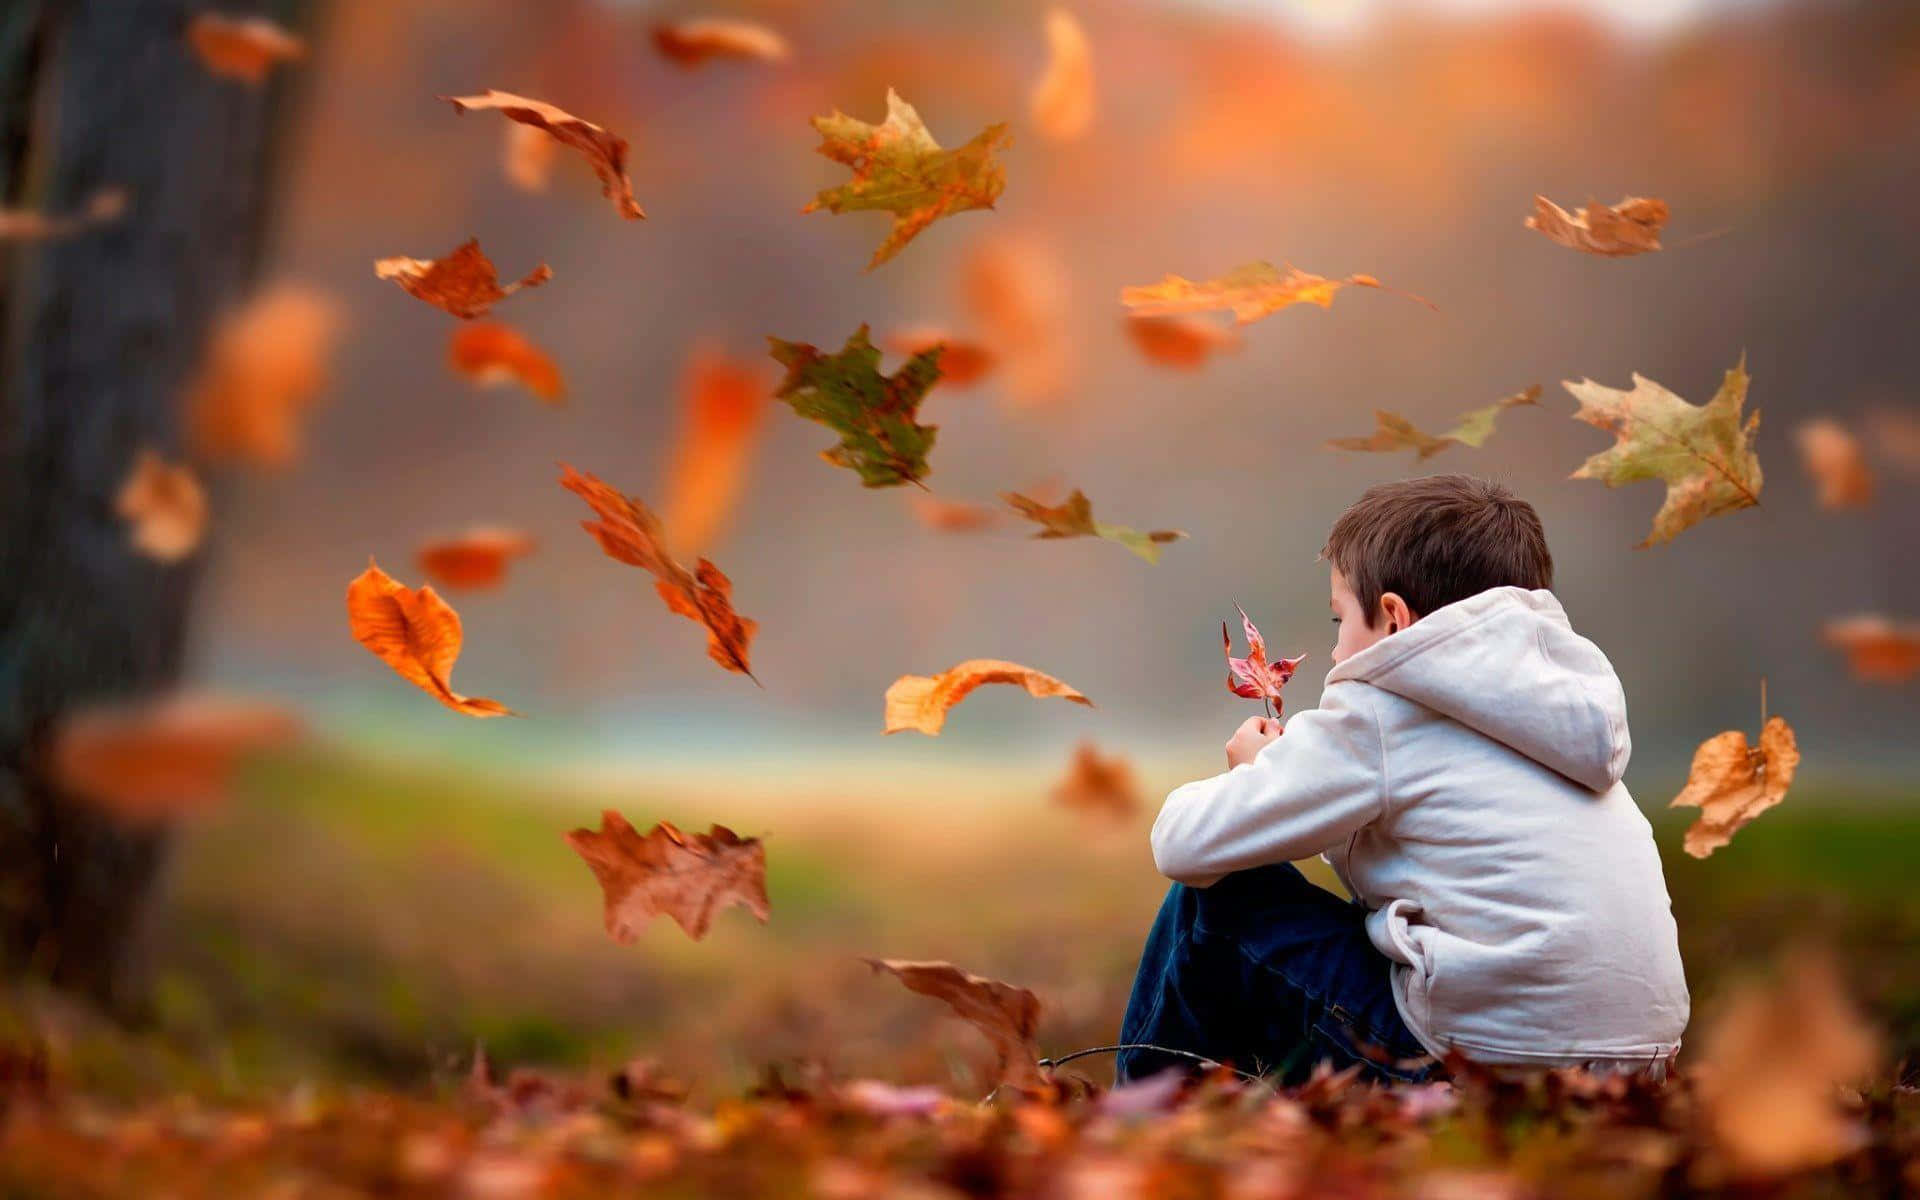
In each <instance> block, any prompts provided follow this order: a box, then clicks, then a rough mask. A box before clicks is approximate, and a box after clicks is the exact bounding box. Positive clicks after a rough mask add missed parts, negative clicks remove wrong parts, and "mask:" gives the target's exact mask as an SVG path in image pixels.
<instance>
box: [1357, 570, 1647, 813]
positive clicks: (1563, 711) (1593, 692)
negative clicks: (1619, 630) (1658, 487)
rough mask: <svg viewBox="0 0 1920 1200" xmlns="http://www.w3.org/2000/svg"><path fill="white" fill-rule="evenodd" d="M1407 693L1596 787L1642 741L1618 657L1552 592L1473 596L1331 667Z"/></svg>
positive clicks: (1619, 770) (1506, 590) (1504, 590)
mask: <svg viewBox="0 0 1920 1200" xmlns="http://www.w3.org/2000/svg"><path fill="white" fill-rule="evenodd" d="M1347 679H1351V680H1357V681H1360V682H1363V683H1368V684H1372V685H1373V686H1374V687H1377V688H1380V689H1382V690H1384V691H1389V692H1392V693H1394V694H1395V695H1398V696H1404V697H1406V698H1407V699H1408V700H1412V701H1414V702H1415V703H1417V704H1422V705H1425V706H1426V707H1427V708H1430V709H1432V710H1434V711H1435V712H1437V713H1440V714H1441V715H1443V716H1446V717H1451V718H1452V719H1453V720H1455V721H1458V722H1460V723H1461V724H1462V725H1465V726H1467V727H1468V728H1470V729H1475V730H1478V731H1479V732H1481V733H1483V734H1485V735H1487V736H1488V737H1490V738H1492V739H1494V740H1495V741H1497V742H1500V743H1501V744H1503V745H1505V746H1508V747H1510V748H1512V749H1514V750H1517V751H1519V752H1520V753H1521V754H1524V755H1526V756H1527V757H1528V758H1530V759H1533V760H1534V761H1535V762H1538V763H1540V764H1541V765H1543V766H1546V767H1549V768H1551V769H1552V770H1554V771H1557V772H1559V773H1560V774H1562V775H1564V776H1566V777H1567V778H1568V779H1571V780H1573V781H1574V782H1575V783H1578V784H1580V785H1581V786H1582V787H1585V788H1589V789H1592V790H1593V791H1596V792H1599V791H1605V790H1607V789H1608V788H1610V787H1612V786H1613V785H1614V784H1616V783H1618V782H1619V781H1620V777H1621V776H1622V775H1624V774H1625V773H1626V770H1627V758H1628V756H1629V755H1630V754H1631V753H1632V749H1633V744H1632V741H1631V739H1630V738H1629V736H1628V734H1627V698H1626V693H1625V692H1624V691H1623V690H1622V689H1621V687H1620V679H1619V677H1618V676H1617V675H1615V674H1614V673H1613V664H1612V663H1610V662H1608V661H1607V656H1606V655H1605V654H1602V653H1601V652H1600V648H1599V647H1598V646H1596V645H1594V644H1593V643H1592V642H1590V641H1588V640H1587V639H1586V638H1583V637H1581V636H1580V635H1579V634H1577V633H1575V632H1574V631H1573V626H1572V625H1571V624H1570V623H1569V622H1568V620H1567V614H1566V610H1564V609H1562V608H1561V607H1560V601H1559V600H1558V599H1556V598H1555V597H1554V595H1553V593H1552V592H1549V591H1544V590H1540V591H1528V590H1527V589H1525V588H1518V587H1501V588H1492V589H1490V590H1488V591H1484V592H1481V593H1480V594H1479V595H1477V596H1469V597H1468V598H1467V599H1465V600H1461V601H1459V602H1457V603H1454V604H1449V605H1447V606H1445V607H1444V608H1441V609H1438V610H1436V611H1434V612H1432V613H1429V614H1427V615H1426V616H1423V617H1421V618H1420V619H1419V620H1418V621H1415V622H1414V623H1413V624H1412V625H1411V626H1409V627H1407V628H1406V629H1403V630H1401V631H1400V632H1399V633H1396V634H1393V635H1392V636H1390V637H1386V638H1382V639H1381V640H1380V641H1378V642H1376V643H1374V644H1373V645H1371V646H1369V647H1367V648H1366V649H1365V650H1362V651H1361V652H1360V653H1358V654H1355V655H1353V656H1352V657H1350V658H1348V659H1347V660H1346V661H1344V662H1341V663H1339V664H1337V665H1335V666H1334V668H1333V670H1331V671H1329V672H1328V673H1327V682H1328V683H1329V684H1332V683H1337V682H1339V681H1341V680H1347Z"/></svg>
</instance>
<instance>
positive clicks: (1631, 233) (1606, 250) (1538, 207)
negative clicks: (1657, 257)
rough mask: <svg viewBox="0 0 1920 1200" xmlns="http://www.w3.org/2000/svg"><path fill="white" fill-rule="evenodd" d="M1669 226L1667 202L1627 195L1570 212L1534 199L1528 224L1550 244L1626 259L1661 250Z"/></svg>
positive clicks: (1540, 199)
mask: <svg viewBox="0 0 1920 1200" xmlns="http://www.w3.org/2000/svg"><path fill="white" fill-rule="evenodd" d="M1666 224H1667V202H1666V201H1665V200H1655V199H1652V198H1651V197H1647V196H1628V197H1626V198H1625V199H1623V200H1621V201H1620V202H1619V203H1618V204H1614V205H1611V206H1609V205H1605V204H1596V203H1594V202H1593V201H1591V200H1589V201H1587V206H1586V207H1585V208H1582V209H1579V210H1577V211H1575V212H1571V213H1570V212H1568V211H1567V210H1566V209H1564V208H1561V207H1560V206H1559V205H1558V204H1555V203H1554V202H1553V201H1551V200H1549V199H1547V198H1546V197H1545V196H1535V197H1534V198H1533V215H1532V216H1530V217H1528V218H1527V219H1526V221H1525V225H1526V227H1527V228H1528V229H1532V230H1535V231H1537V232H1539V233H1542V234H1545V235H1546V237H1547V240H1548V241H1551V242H1553V243H1555V244H1556V245H1561V246H1565V247H1566V248H1567V249H1569V250H1580V251H1584V252H1585V253H1587V254H1598V255H1602V256H1604V257H1607V258H1625V257H1627V256H1629V255H1634V254H1645V253H1647V252H1648V251H1650V250H1658V249H1660V231H1661V230H1662V229H1663V228H1665V227H1666Z"/></svg>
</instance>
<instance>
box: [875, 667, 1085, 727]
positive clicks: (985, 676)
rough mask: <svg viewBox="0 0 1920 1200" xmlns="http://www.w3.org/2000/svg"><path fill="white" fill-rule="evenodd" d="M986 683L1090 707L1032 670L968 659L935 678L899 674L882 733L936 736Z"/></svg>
mask: <svg viewBox="0 0 1920 1200" xmlns="http://www.w3.org/2000/svg"><path fill="white" fill-rule="evenodd" d="M986 683H1013V684H1018V685H1020V686H1021V687H1023V688H1025V689H1027V694H1028V695H1029V696H1035V697H1038V698H1040V699H1042V700H1045V699H1047V698H1049V697H1052V696H1058V697H1060V698H1061V699H1063V700H1071V701H1073V702H1074V703H1075V704H1084V705H1086V706H1087V707H1088V708H1092V707H1093V701H1091V700H1089V699H1087V698H1086V697H1085V696H1083V695H1081V694H1080V693H1079V692H1078V691H1076V690H1075V689H1073V688H1071V687H1069V686H1068V685H1067V684H1065V683H1062V682H1061V681H1060V680H1058V679H1055V678H1054V677H1053V676H1051V675H1048V674H1046V673H1044V672H1041V671H1036V670H1034V669H1033V668H1032V667H1023V666H1021V665H1020V664H1019V663H1013V662H1005V661H1003V660H1001V659H997V658H970V659H968V660H967V661H966V662H963V663H960V664H958V665H957V666H954V667H951V668H949V669H948V670H946V671H943V672H942V673H940V674H938V675H902V676H901V677H900V678H898V679H896V680H894V681H893V684H892V686H890V687H888V688H887V699H886V717H885V721H886V725H885V732H887V733H899V732H901V731H902V730H906V729H911V730H914V731H916V732H918V733H924V734H926V735H927V736H929V737H937V736H939V733H940V728H941V726H943V725H945V724H946V723H947V713H948V712H950V711H952V709H953V706H954V705H956V704H958V703H960V702H961V701H962V700H965V699H966V698H967V696H968V695H969V694H971V693H972V691H973V689H975V688H977V687H979V686H980V685H982V684H986Z"/></svg>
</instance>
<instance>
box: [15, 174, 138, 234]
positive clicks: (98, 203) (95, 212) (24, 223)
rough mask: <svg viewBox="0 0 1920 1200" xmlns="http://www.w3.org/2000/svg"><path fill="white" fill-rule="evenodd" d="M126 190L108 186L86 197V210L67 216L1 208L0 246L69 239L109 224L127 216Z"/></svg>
mask: <svg viewBox="0 0 1920 1200" xmlns="http://www.w3.org/2000/svg"><path fill="white" fill-rule="evenodd" d="M126 211H127V193H126V189H124V188H117V187H106V188H101V189H100V190H98V191H96V192H94V193H93V195H91V196H89V197H88V198H87V204H86V207H85V208H83V209H81V210H80V211H79V212H77V213H74V214H72V215H71V216H65V217H49V216H47V215H46V214H45V213H37V212H32V211H29V210H26V209H16V208H0V243H4V242H37V241H45V240H48V239H50V238H63V237H70V236H72V235H73V234H76V233H80V232H82V231H84V230H88V229H92V228H94V227H95V226H97V225H109V224H112V223H113V222H115V221H117V220H119V219H120V218H121V217H122V216H124V215H126Z"/></svg>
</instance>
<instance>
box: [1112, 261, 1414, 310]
mask: <svg viewBox="0 0 1920 1200" xmlns="http://www.w3.org/2000/svg"><path fill="white" fill-rule="evenodd" d="M1343 287H1367V288H1379V289H1381V290H1382V291H1389V292H1398V294H1400V295H1402V296H1405V297H1407V298H1408V299H1410V300H1418V301H1419V302H1420V303H1422V304H1424V305H1426V306H1427V307H1428V308H1433V307H1435V306H1434V304H1433V302H1432V301H1430V300H1426V299H1424V298H1422V297H1420V296H1415V295H1414V294H1413V293H1411V292H1401V291H1399V289H1398V288H1390V287H1388V286H1387V285H1386V284H1384V283H1381V282H1380V281H1379V280H1378V279H1375V278H1374V277H1373V276H1371V275H1349V276H1347V277H1346V278H1345V279H1327V278H1324V277H1322V276H1319V275H1311V274H1308V273H1307V272H1305V271H1302V270H1300V269H1299V268H1298V267H1295V266H1294V265H1293V264H1292V263H1288V264H1287V269H1286V271H1285V272H1284V273H1282V272H1281V271H1280V269H1279V268H1277V267H1275V266H1274V265H1273V264H1272V263H1270V262H1250V263H1247V264H1245V265H1244V266H1239V267H1235V268H1234V269H1233V270H1231V271H1229V272H1227V273H1226V274H1225V275H1222V276H1220V277H1219V278H1217V279H1208V280H1203V281H1199V282H1196V281H1194V280H1191V279H1187V278H1185V277H1184V276H1180V275H1168V276H1167V277H1166V278H1164V279H1162V280H1161V281H1160V282H1159V283H1152V284H1139V285H1133V286H1128V287H1123V288H1121V289H1120V303H1122V304H1124V305H1126V306H1127V307H1128V308H1130V309H1132V310H1133V313H1134V315H1135V316H1142V317H1163V316H1171V315H1173V314H1176V313H1193V312H1212V311H1215V310H1220V309H1226V310H1231V311H1232V313H1233V316H1234V322H1235V324H1239V325H1249V324H1252V323H1253V322H1254V321H1258V320H1259V319H1260V318H1262V317H1265V316H1270V315H1272V314H1273V313H1277V312H1279V311H1280V310H1281V309H1283V308H1287V307H1289V306H1291V305H1295V304H1318V305H1319V306H1320V307H1321V308H1332V307H1333V296H1334V293H1335V292H1338V291H1339V290H1340V289H1341V288H1343Z"/></svg>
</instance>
